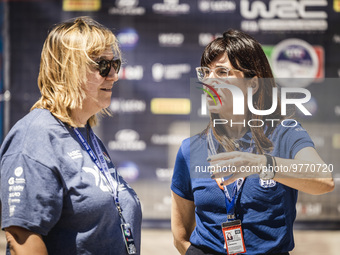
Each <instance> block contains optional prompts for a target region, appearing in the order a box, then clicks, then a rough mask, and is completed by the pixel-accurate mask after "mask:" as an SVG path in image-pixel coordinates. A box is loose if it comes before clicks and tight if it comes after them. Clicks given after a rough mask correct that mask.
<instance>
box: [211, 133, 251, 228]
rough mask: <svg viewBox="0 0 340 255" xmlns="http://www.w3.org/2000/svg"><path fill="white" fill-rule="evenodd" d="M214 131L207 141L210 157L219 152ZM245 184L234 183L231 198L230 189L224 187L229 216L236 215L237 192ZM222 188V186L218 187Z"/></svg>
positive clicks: (241, 179)
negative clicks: (216, 147)
mask: <svg viewBox="0 0 340 255" xmlns="http://www.w3.org/2000/svg"><path fill="white" fill-rule="evenodd" d="M211 132H212V130H211V129H209V131H208V134H207V141H208V144H207V145H208V155H209V156H210V155H216V154H217V151H216V149H215V145H214V141H213V139H212V134H211ZM221 179H222V181H224V180H225V178H221ZM243 182H244V178H239V179H237V180H236V181H235V182H234V186H233V189H232V193H231V196H230V194H229V191H228V188H227V186H226V185H223V192H224V195H225V204H226V208H227V215H234V212H235V200H236V195H237V192H238V191H239V190H240V188H241V187H242V185H243ZM218 186H219V187H220V185H218ZM231 220H232V219H229V218H228V221H231Z"/></svg>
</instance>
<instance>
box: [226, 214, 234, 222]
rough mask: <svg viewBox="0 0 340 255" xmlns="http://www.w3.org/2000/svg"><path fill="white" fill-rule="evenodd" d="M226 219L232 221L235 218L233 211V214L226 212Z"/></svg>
mask: <svg viewBox="0 0 340 255" xmlns="http://www.w3.org/2000/svg"><path fill="white" fill-rule="evenodd" d="M227 219H228V221H233V220H235V219H236V217H235V214H234V213H233V214H228V215H227Z"/></svg>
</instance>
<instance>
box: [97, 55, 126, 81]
mask: <svg viewBox="0 0 340 255" xmlns="http://www.w3.org/2000/svg"><path fill="white" fill-rule="evenodd" d="M96 64H97V67H96V68H97V70H98V71H99V74H100V76H102V77H104V78H105V77H107V76H108V75H109V73H110V71H111V68H112V67H113V69H114V70H115V72H116V74H118V73H119V70H120V67H121V65H122V61H121V60H120V59H119V58H116V59H111V60H106V59H101V60H99V61H96ZM101 65H102V66H101Z"/></svg>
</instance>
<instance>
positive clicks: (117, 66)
mask: <svg viewBox="0 0 340 255" xmlns="http://www.w3.org/2000/svg"><path fill="white" fill-rule="evenodd" d="M112 64H113V68H114V69H115V71H116V73H119V70H120V65H121V61H120V59H117V60H113V61H112Z"/></svg>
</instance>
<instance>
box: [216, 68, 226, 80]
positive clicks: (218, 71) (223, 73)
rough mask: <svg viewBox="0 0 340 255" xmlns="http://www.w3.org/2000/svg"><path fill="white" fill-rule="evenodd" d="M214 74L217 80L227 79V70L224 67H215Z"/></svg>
mask: <svg viewBox="0 0 340 255" xmlns="http://www.w3.org/2000/svg"><path fill="white" fill-rule="evenodd" d="M215 74H216V76H217V77H218V78H227V77H228V74H229V69H228V68H225V67H217V68H216V69H215Z"/></svg>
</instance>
